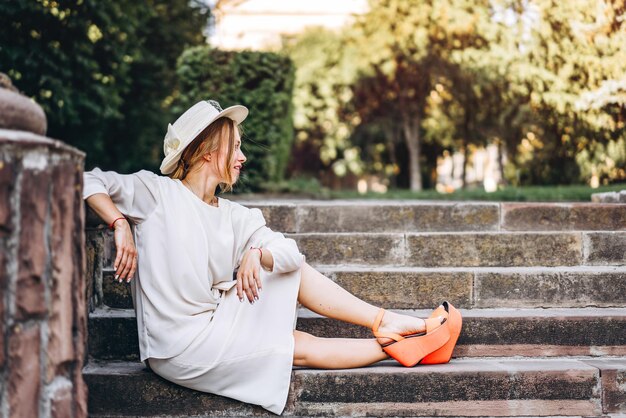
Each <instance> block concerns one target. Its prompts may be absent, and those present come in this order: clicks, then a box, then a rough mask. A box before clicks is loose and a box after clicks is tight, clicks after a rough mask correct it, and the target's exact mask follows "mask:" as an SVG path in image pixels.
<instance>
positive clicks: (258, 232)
mask: <svg viewBox="0 0 626 418" xmlns="http://www.w3.org/2000/svg"><path fill="white" fill-rule="evenodd" d="M246 215H247V216H246V221H245V223H246V225H245V227H244V228H242V232H243V234H244V236H240V238H241V239H238V240H237V241H238V242H242V243H244V244H243V245H242V246H241V247H240V248H239V249H238V250H239V251H238V254H237V265H239V264H240V263H241V259H242V258H243V254H244V252H245V251H247V250H248V249H249V248H250V247H260V248H261V249H264V248H266V249H268V250H269V251H270V252H271V253H272V257H273V258H274V268H273V269H272V270H270V271H271V272H276V273H290V272H292V271H295V270H297V269H299V268H300V267H301V266H302V263H303V262H304V261H305V256H304V254H302V253H300V250H299V249H298V245H297V244H296V241H294V240H293V239H291V238H285V236H284V235H283V234H281V233H280V232H275V231H272V230H271V229H270V228H268V227H267V226H265V218H264V217H263V214H262V213H261V211H260V210H259V209H257V208H253V209H248V213H247V214H246Z"/></svg>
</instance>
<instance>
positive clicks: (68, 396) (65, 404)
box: [50, 384, 74, 418]
mask: <svg viewBox="0 0 626 418" xmlns="http://www.w3.org/2000/svg"><path fill="white" fill-rule="evenodd" d="M73 403H74V399H73V394H72V385H71V384H68V385H65V386H61V387H59V388H58V389H57V390H55V391H54V392H53V394H52V396H51V400H50V417H51V418H71V417H73V416H74V414H73V409H74V408H73Z"/></svg>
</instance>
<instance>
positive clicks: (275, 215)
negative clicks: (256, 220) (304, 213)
mask: <svg viewBox="0 0 626 418" xmlns="http://www.w3.org/2000/svg"><path fill="white" fill-rule="evenodd" d="M240 203H241V204H242V205H244V206H246V207H248V208H258V209H260V210H261V212H262V213H263V217H264V218H265V222H266V225H267V227H268V228H270V229H271V230H273V231H277V232H282V233H288V232H298V229H297V225H296V206H295V205H294V204H293V203H285V204H258V203H247V202H240Z"/></svg>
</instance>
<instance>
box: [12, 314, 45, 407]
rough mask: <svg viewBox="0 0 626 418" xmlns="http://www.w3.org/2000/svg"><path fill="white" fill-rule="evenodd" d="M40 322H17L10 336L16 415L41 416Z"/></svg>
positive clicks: (13, 401)
mask: <svg viewBox="0 0 626 418" xmlns="http://www.w3.org/2000/svg"><path fill="white" fill-rule="evenodd" d="M39 333H40V330H39V326H32V327H30V328H22V327H21V326H20V325H16V326H15V327H14V329H12V330H11V334H10V336H9V362H8V365H9V372H8V379H7V385H8V392H9V410H10V416H12V417H37V416H39V396H40V388H41V385H40V378H39V376H40V369H39V367H40V361H39V350H40V336H39Z"/></svg>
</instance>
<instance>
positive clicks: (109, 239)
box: [102, 227, 132, 268]
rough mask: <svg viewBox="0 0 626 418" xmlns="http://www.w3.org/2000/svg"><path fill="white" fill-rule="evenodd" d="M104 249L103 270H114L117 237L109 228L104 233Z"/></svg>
mask: <svg viewBox="0 0 626 418" xmlns="http://www.w3.org/2000/svg"><path fill="white" fill-rule="evenodd" d="M131 228H132V227H131ZM102 249H103V253H102V268H113V263H115V257H117V251H116V248H115V235H114V233H113V231H111V230H110V229H108V228H107V229H104V230H103V231H102Z"/></svg>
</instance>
